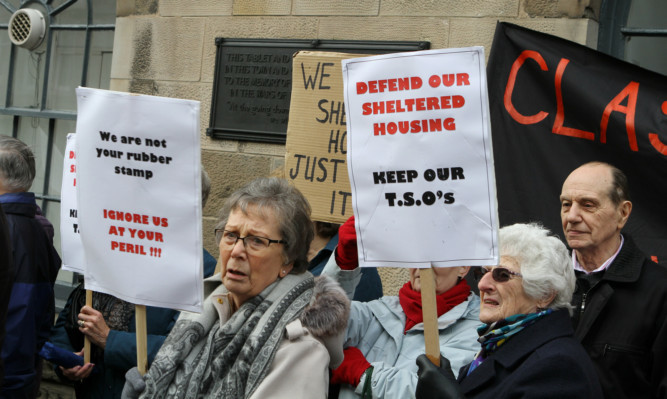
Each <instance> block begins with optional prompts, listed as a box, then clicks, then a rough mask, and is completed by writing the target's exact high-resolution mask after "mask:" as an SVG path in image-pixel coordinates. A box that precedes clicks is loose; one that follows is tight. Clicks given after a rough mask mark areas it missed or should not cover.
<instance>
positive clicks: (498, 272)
mask: <svg viewBox="0 0 667 399" xmlns="http://www.w3.org/2000/svg"><path fill="white" fill-rule="evenodd" d="M488 272H491V278H493V281H495V282H496V283H506V282H508V281H509V280H510V279H511V278H513V277H523V276H522V275H521V273H517V272H513V271H511V270H510V269H508V268H505V267H494V268H486V267H482V268H481V269H480V273H481V274H480V276H479V278H480V279H481V278H482V277H483V276H484V275H485V274H486V273H488Z"/></svg>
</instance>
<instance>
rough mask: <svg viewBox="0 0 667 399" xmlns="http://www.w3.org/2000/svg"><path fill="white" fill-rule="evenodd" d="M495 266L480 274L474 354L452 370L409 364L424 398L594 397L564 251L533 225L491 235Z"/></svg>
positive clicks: (597, 394)
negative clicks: (574, 320)
mask: <svg viewBox="0 0 667 399" xmlns="http://www.w3.org/2000/svg"><path fill="white" fill-rule="evenodd" d="M499 246H500V248H499V252H500V265H499V266H496V267H485V268H482V272H483V273H484V274H483V276H482V278H481V280H480V281H479V283H478V287H479V291H480V297H481V305H480V312H479V319H480V321H481V322H482V323H484V324H483V325H481V326H480V327H479V328H478V329H477V332H478V334H479V339H478V341H479V342H480V344H481V350H480V351H479V352H478V353H477V355H476V356H475V358H474V359H473V361H472V362H471V363H470V364H468V365H467V366H464V367H463V368H461V370H460V371H459V375H458V383H457V380H456V379H455V377H454V375H453V373H452V370H451V368H450V362H449V361H448V359H447V358H445V357H442V356H441V358H440V367H439V368H438V367H436V366H435V365H433V363H431V362H430V361H429V360H428V358H426V356H424V355H421V356H420V357H419V358H418V359H417V365H418V367H419V382H418V385H417V392H416V396H417V398H418V399H424V398H439V399H440V398H457V399H460V398H511V397H521V398H540V399H545V398H602V393H601V391H600V385H599V382H598V379H597V376H596V374H595V370H594V368H593V364H592V362H591V360H590V358H589V357H588V355H587V354H586V352H585V351H584V349H583V347H582V346H581V345H580V344H579V342H578V341H577V340H576V339H575V338H574V337H573V330H572V327H571V323H570V312H571V309H572V307H571V306H570V298H572V292H573V291H574V285H575V277H574V271H573V269H572V265H571V262H570V256H569V255H568V252H567V249H566V248H565V245H564V244H563V243H562V242H561V241H560V240H559V239H558V238H556V237H554V236H550V235H549V231H548V230H547V229H545V228H543V227H541V226H539V225H537V224H514V225H512V226H508V227H503V228H501V229H500V232H499Z"/></svg>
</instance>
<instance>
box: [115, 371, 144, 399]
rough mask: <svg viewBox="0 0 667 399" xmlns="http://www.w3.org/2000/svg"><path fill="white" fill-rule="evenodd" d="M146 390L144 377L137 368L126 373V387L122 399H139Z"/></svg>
mask: <svg viewBox="0 0 667 399" xmlns="http://www.w3.org/2000/svg"><path fill="white" fill-rule="evenodd" d="M145 389H146V382H145V381H144V377H143V376H142V375H141V374H140V373H139V370H138V369H137V368H136V367H132V368H131V369H129V370H128V371H127V373H125V386H123V392H121V394H120V399H138V398H139V396H140V395H141V393H142V392H144V390H145Z"/></svg>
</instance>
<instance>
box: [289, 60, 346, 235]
mask: <svg viewBox="0 0 667 399" xmlns="http://www.w3.org/2000/svg"><path fill="white" fill-rule="evenodd" d="M353 57H359V54H347V53H332V52H324V51H321V52H318V51H299V52H298V53H296V55H295V56H294V63H293V68H292V71H293V72H292V97H291V100H290V114H289V123H288V126H287V142H286V145H285V150H286V155H285V177H286V178H287V179H289V180H291V181H292V182H293V183H294V185H295V186H296V187H297V188H298V189H299V190H300V191H301V192H302V193H303V195H304V196H305V197H306V198H308V202H310V205H311V206H312V218H313V220H318V221H322V222H332V223H343V222H345V221H346V220H347V219H348V218H349V217H350V216H352V204H351V192H350V180H349V177H348V173H347V159H346V157H347V156H346V154H347V126H346V118H345V107H344V105H343V76H342V74H341V64H340V62H341V60H343V59H346V58H353Z"/></svg>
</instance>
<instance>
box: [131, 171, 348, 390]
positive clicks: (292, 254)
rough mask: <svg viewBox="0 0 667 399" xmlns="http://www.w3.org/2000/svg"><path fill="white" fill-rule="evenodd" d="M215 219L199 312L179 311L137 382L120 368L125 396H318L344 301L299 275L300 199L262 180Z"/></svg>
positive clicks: (282, 184) (305, 239)
mask: <svg viewBox="0 0 667 399" xmlns="http://www.w3.org/2000/svg"><path fill="white" fill-rule="evenodd" d="M221 215H222V218H221V220H220V222H219V223H218V225H217V228H216V237H217V239H218V242H219V247H220V260H219V261H220V263H221V267H222V272H221V274H216V275H215V276H213V277H211V278H209V279H206V280H205V291H206V292H207V293H209V295H208V296H207V299H206V301H205V304H204V308H203V312H202V313H201V314H192V313H185V312H183V313H182V314H181V317H180V318H179V320H178V321H177V322H176V325H175V326H174V328H173V329H172V331H171V333H170V334H169V336H168V337H167V339H166V341H165V343H164V345H163V346H162V348H160V351H159V352H158V354H157V356H156V357H155V360H154V361H153V363H152V365H151V367H150V369H149V371H148V373H147V374H146V375H145V376H144V378H143V379H142V378H138V373H137V372H136V369H133V370H131V371H130V372H128V375H127V379H128V381H127V383H126V392H124V394H125V395H126V397H132V396H133V395H134V393H135V392H136V391H142V390H143V393H142V395H141V397H142V398H153V397H155V398H163V397H164V398H209V397H211V398H212V397H215V398H269V397H270V398H288V397H289V398H325V397H326V393H327V388H328V380H329V366H330V365H331V366H336V365H337V364H338V363H340V360H342V346H341V345H340V339H338V341H337V342H338V346H336V345H335V342H336V339H335V338H336V335H338V334H342V333H343V332H344V329H345V326H346V322H347V316H348V314H349V301H348V300H347V298H346V297H345V293H344V292H343V291H342V290H341V289H340V287H338V286H337V285H336V284H335V283H334V282H332V281H331V280H330V279H328V280H327V279H326V278H324V279H319V278H318V281H317V282H316V281H315V279H314V278H313V276H312V275H311V274H310V273H308V272H306V269H307V267H308V261H307V260H306V254H307V252H308V247H309V243H310V241H311V240H312V238H313V227H312V223H311V221H310V206H309V205H308V202H307V201H306V199H305V198H304V197H303V195H301V193H300V192H299V191H298V190H297V189H296V188H294V187H292V186H290V185H289V183H288V182H287V181H285V180H283V179H277V178H262V179H258V180H255V181H253V182H251V183H249V184H248V185H246V186H245V187H243V188H241V189H240V190H238V191H236V192H235V193H233V194H232V195H231V196H230V197H229V198H228V199H227V202H226V203H225V205H224V207H223V209H222V212H221ZM144 383H145V389H144V386H143V385H144Z"/></svg>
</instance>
